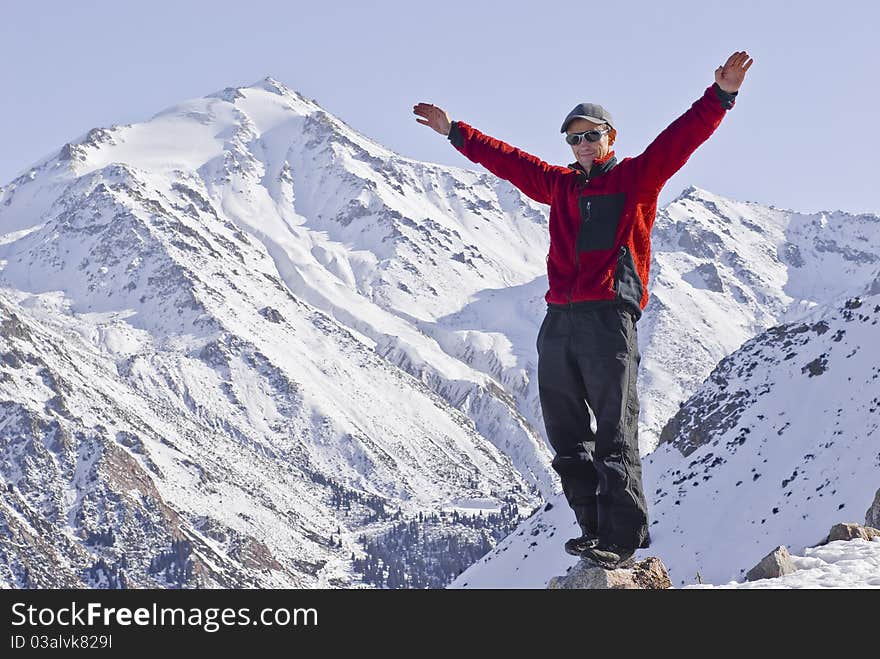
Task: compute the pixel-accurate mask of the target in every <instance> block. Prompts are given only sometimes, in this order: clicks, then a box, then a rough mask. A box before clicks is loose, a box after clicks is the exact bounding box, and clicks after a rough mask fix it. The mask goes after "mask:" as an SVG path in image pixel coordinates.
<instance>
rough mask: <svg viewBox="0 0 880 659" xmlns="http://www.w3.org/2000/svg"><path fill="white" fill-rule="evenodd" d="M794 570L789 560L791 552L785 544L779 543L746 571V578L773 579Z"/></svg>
mask: <svg viewBox="0 0 880 659" xmlns="http://www.w3.org/2000/svg"><path fill="white" fill-rule="evenodd" d="M796 570H797V568H796V567H795V566H794V563H793V562H792V560H791V554H789V553H788V549H786V547H785V545H779V546H778V547H777V548H776V549H774V550H773V551H771V552H770V553H769V554H767V555H766V556H765V557H764V558H762V559H761V562H760V563H758V564H757V565H756V566H755V567H753V568H752V569H751V570H749V571H748V572H747V573H746V580H747V581H757V580H758V579H773V578H775V577H781V576H783V575H785V574H791V573H792V572H795V571H796Z"/></svg>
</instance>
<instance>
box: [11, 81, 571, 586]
mask: <svg viewBox="0 0 880 659" xmlns="http://www.w3.org/2000/svg"><path fill="white" fill-rule="evenodd" d="M0 234H2V236H3V237H2V239H0V243H2V244H0V287H2V288H0V291H2V294H0V323H2V326H3V328H4V331H3V334H2V337H0V352H2V356H3V359H2V367H0V368H2V370H0V407H2V410H3V411H2V414H0V436H2V444H0V451H2V453H0V465H2V471H3V476H4V482H5V483H6V491H5V492H4V496H3V500H2V517H0V552H2V553H3V554H4V558H5V559H6V560H4V561H3V562H2V564H3V565H4V566H6V568H5V569H3V570H0V580H2V582H3V583H5V584H9V585H26V584H33V585H82V584H86V585H96V584H107V583H111V584H116V583H119V582H120V579H119V576H118V575H119V574H120V573H122V574H124V575H125V576H124V578H123V580H122V581H123V582H124V583H127V584H129V585H165V584H187V585H189V584H196V583H198V584H200V585H262V586H281V585H283V586H316V585H317V586H321V585H347V584H352V583H358V580H359V578H360V577H359V574H358V573H363V572H365V571H366V570H368V569H369V565H367V566H363V565H362V566H360V567H361V568H364V569H358V570H356V571H353V569H352V568H353V564H352V560H351V557H352V555H353V554H356V555H357V556H358V557H365V558H369V554H365V553H364V546H365V542H362V541H361V540H369V539H371V538H376V537H380V536H381V534H383V533H385V532H388V531H390V530H392V529H393V528H395V525H396V524H400V523H402V522H403V521H406V520H408V519H411V518H414V517H415V516H417V515H419V514H423V515H425V516H429V515H430V516H432V517H431V521H430V523H429V522H426V523H425V524H424V528H425V530H424V531H423V533H424V534H425V535H426V537H429V538H431V539H432V540H436V539H437V538H439V539H440V540H442V539H444V538H448V537H454V540H455V541H456V542H457V543H458V545H459V546H460V551H459V555H455V556H452V557H451V560H450V561H449V565H444V566H442V568H441V567H437V566H433V565H430V564H429V565H428V567H427V568H426V569H427V571H428V572H429V573H430V576H431V577H432V578H434V579H441V583H442V579H448V578H449V576H450V575H454V574H455V573H456V571H457V570H460V569H461V568H462V567H463V564H462V563H461V562H462V561H467V560H469V559H468V556H469V555H470V553H469V552H472V551H482V550H484V545H486V543H487V542H489V543H494V541H495V538H496V537H497V536H499V535H503V534H504V533H506V532H507V530H509V527H510V525H511V524H513V523H515V521H516V520H517V519H518V518H519V516H520V515H522V514H526V513H528V512H530V511H531V509H532V508H534V506H536V505H537V504H538V503H539V502H540V497H543V496H549V495H551V494H552V493H553V492H554V487H555V475H554V474H553V473H552V471H551V470H550V468H549V459H550V454H549V451H548V449H547V447H546V445H545V443H544V441H543V439H542V437H541V435H540V433H539V432H537V431H536V429H535V427H534V421H535V415H536V411H535V410H534V409H531V410H529V406H528V405H527V404H518V403H517V396H519V398H520V400H521V401H524V400H525V399H526V396H527V388H528V386H529V384H528V373H530V372H531V371H533V370H534V366H533V365H532V364H530V363H529V360H532V361H533V358H532V356H531V355H530V351H529V348H530V347H532V344H533V340H531V339H530V340H525V339H524V338H523V337H525V336H528V335H529V330H528V329H527V328H528V326H529V325H530V324H532V325H533V324H534V323H535V322H536V319H537V316H538V309H539V308H540V304H541V299H540V298H541V295H542V294H543V291H542V290H541V284H540V281H538V282H537V283H536V282H535V280H536V279H540V276H541V274H540V273H541V272H542V270H543V265H544V261H543V256H542V253H541V250H536V249H535V247H534V245H535V244H538V243H540V241H541V240H545V235H546V217H545V215H543V214H542V213H541V212H540V211H539V210H538V209H535V208H533V207H532V206H530V205H529V204H528V203H525V202H523V200H522V197H521V196H520V195H519V194H518V193H517V192H516V191H515V190H513V189H512V188H511V187H510V186H509V185H507V184H504V183H502V182H499V181H498V180H497V179H494V178H492V177H489V176H487V175H478V174H474V173H472V172H468V171H466V170H456V169H452V168H442V167H438V166H433V165H427V164H423V163H418V162H414V161H410V160H406V159H403V158H401V157H399V156H397V155H395V154H393V153H391V152H389V151H387V150H385V149H383V148H382V147H380V146H379V145H377V144H375V143H373V142H371V141H370V140H368V139H366V138H364V137H362V136H360V135H358V134H357V133H355V132H354V131H352V130H351V129H350V128H348V127H347V126H346V125H345V124H343V123H342V122H340V121H339V120H337V119H335V118H333V117H331V116H330V115H328V114H326V113H325V112H323V111H322V110H321V109H320V108H319V107H318V106H317V105H315V104H314V103H312V102H309V101H306V100H305V99H303V98H302V97H301V96H299V95H298V94H296V93H295V92H292V91H290V90H288V89H286V88H284V87H283V86H281V85H280V84H278V83H276V82H275V81H273V80H271V79H266V80H263V81H260V82H259V83H257V84H256V85H253V86H251V87H248V88H242V89H229V90H225V91H224V92H222V93H220V94H217V95H213V96H211V97H207V98H203V99H197V100H194V101H190V102H187V103H184V104H182V105H180V106H177V107H174V108H171V109H169V110H166V111H164V112H162V113H160V114H159V115H157V116H155V117H154V118H153V119H151V120H150V121H148V122H145V123H143V124H138V125H131V126H116V127H113V128H110V129H106V130H105V129H95V130H92V131H90V132H89V133H88V134H87V135H86V136H85V137H83V138H82V139H80V140H77V141H75V142H72V143H70V144H67V145H65V146H64V147H63V148H62V149H61V150H60V151H59V152H58V153H57V154H54V155H53V156H51V157H50V158H48V159H46V160H45V161H43V162H41V163H40V164H38V165H37V166H35V167H33V168H31V169H30V170H29V171H27V172H26V173H25V174H23V175H22V176H20V177H18V178H17V179H16V180H15V181H13V182H12V183H11V184H9V185H7V186H5V187H4V188H2V189H0ZM514 292H516V293H517V294H514ZM502 305H505V306H504V307H503V310H504V312H505V313H503V315H499V316H498V317H495V316H494V314H495V313H498V312H499V311H500V310H502ZM488 309H491V310H492V311H491V315H490V313H489V312H488V311H487V310H488ZM475 314H478V315H480V316H481V317H480V322H478V323H476V324H472V323H473V319H474V317H475ZM520 317H521V318H525V319H526V321H525V322H522V321H518V318H520ZM483 321H486V322H483ZM518 326H525V329H524V328H523V327H518ZM530 417H531V420H530ZM444 512H445V513H448V519H447V517H440V515H441V514H443V513H444ZM453 515H454V517H453ZM435 516H436V517H437V519H436V523H435V520H434V517H435ZM472 516H473V518H472ZM477 555H479V554H477ZM373 558H374V559H375V557H373ZM466 564H467V563H466V562H465V563H464V565H466ZM403 567H404V568H405V569H409V568H411V567H412V566H406V565H405V566H403ZM432 570H433V573H432V572H431V571H432ZM450 571H451V573H450ZM190 573H192V574H190ZM426 578H427V577H426ZM430 583H434V581H430Z"/></svg>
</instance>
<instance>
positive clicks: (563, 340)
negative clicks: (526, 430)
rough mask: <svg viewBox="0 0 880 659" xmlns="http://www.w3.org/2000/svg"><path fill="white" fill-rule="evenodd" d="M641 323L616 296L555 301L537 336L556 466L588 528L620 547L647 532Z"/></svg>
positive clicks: (643, 539)
mask: <svg viewBox="0 0 880 659" xmlns="http://www.w3.org/2000/svg"><path fill="white" fill-rule="evenodd" d="M636 322H637V318H636V316H635V315H634V313H633V311H632V310H630V309H629V308H628V307H626V306H623V305H621V304H619V303H615V302H609V303H607V304H602V303H593V302H587V303H577V302H575V303H573V304H571V305H555V304H548V305H547V315H546V317H545V318H544V322H543V324H542V325H541V330H540V331H539V332H538V341H537V349H538V390H539V393H540V398H541V409H542V411H543V415H544V426H545V428H546V429H547V437H548V439H549V440H550V444H551V445H552V446H553V449H554V450H555V452H556V457H555V458H554V460H553V469H554V470H555V471H556V472H557V473H558V474H559V476H560V478H561V480H562V490H563V492H564V493H565V497H566V499H567V500H568V504H569V505H570V506H571V508H572V510H574V514H575V516H576V518H577V521H578V524H579V525H580V527H581V530H582V531H583V532H584V533H591V534H596V535H598V536H599V541H600V542H601V543H602V544H606V545H607V544H615V545H618V546H621V547H639V546H642V545H644V546H646V540H647V537H648V513H647V503H646V501H645V496H644V493H643V492H642V465H641V460H640V458H639V442H638V421H639V400H638V394H637V392H636V376H637V374H638V367H639V361H640V360H641V356H640V355H639V348H638V340H637V334H636ZM591 412H592V414H591Z"/></svg>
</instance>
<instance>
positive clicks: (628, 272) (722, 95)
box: [449, 84, 735, 318]
mask: <svg viewBox="0 0 880 659" xmlns="http://www.w3.org/2000/svg"><path fill="white" fill-rule="evenodd" d="M734 96H735V94H728V93H727V92H725V91H723V90H722V89H721V88H720V87H718V86H717V84H713V85H712V86H710V87H709V88H707V89H706V92H705V93H704V94H703V96H702V97H700V98H699V99H698V100H697V101H696V102H695V103H694V104H693V105H692V106H691V107H690V109H689V110H688V111H687V112H685V113H684V114H683V115H681V116H680V117H679V118H678V119H676V120H675V121H674V122H672V124H670V125H669V126H668V127H667V128H666V129H665V130H664V131H663V132H662V133H660V135H658V136H657V138H656V139H655V140H654V141H653V142H652V143H651V144H650V145H649V146H648V148H647V149H645V151H644V153H642V154H641V155H640V156H637V157H635V158H624V159H623V160H622V161H620V163H618V162H617V159H616V158H615V157H613V152H612V153H611V154H609V155H610V156H611V157H610V158H609V159H607V160H606V161H605V162H595V163H593V166H592V169H591V171H590V173H589V175H588V174H587V173H586V172H585V171H584V170H583V168H582V167H581V166H580V165H579V164H577V163H573V164H572V165H569V166H568V167H560V166H557V165H549V164H547V163H546V162H544V161H543V160H541V159H540V158H537V157H535V156H533V155H530V154H528V153H525V152H524V151H521V150H520V149H517V148H514V147H512V146H510V145H509V144H505V143H504V142H501V141H499V140H496V139H494V138H492V137H489V136H488V135H485V134H483V133H481V132H480V131H478V130H477V129H476V128H473V127H472V126H469V125H468V124H466V123H464V122H462V121H455V122H453V123H452V129H451V130H450V132H449V140H450V141H451V142H452V144H453V145H454V146H455V147H456V148H457V149H458V150H459V151H461V152H462V153H463V154H464V155H465V156H467V157H468V158H469V159H470V160H472V161H474V162H476V163H479V164H481V165H483V166H484V167H486V169H488V170H489V171H490V172H492V173H493V174H495V175H496V176H498V177H500V178H503V179H505V180H507V181H510V182H511V183H512V184H513V185H515V186H516V187H517V188H519V189H520V190H521V191H522V192H523V193H524V194H526V195H527V196H529V197H531V198H532V199H534V200H535V201H538V202H540V203H542V204H550V252H549V254H548V255H547V278H548V280H549V284H550V289H549V290H548V291H547V294H546V296H545V299H546V301H547V302H548V303H552V304H569V303H572V302H581V301H587V300H616V301H618V302H624V303H627V304H628V306H629V307H630V308H631V309H632V310H633V312H634V313H635V315H636V318H639V317H640V316H641V312H642V309H644V308H645V306H646V305H647V304H648V290H647V282H648V273H649V269H650V265H651V228H652V227H653V226H654V217H655V215H656V212H657V197H658V196H659V194H660V190H661V188H662V187H663V185H664V184H665V183H666V181H668V180H669V178H670V177H671V176H672V175H673V174H675V172H677V171H678V170H679V169H680V168H681V167H682V166H683V165H684V164H685V162H687V159H688V158H689V157H690V155H691V154H692V153H693V152H694V151H695V150H696V148H697V147H698V146H700V145H701V144H702V143H703V142H705V141H706V140H707V139H708V138H709V136H710V135H711V134H712V133H713V132H714V131H715V129H716V128H717V127H718V125H719V124H720V123H721V119H722V118H723V117H724V114H725V112H726V111H727V110H728V109H729V108H731V107H733V103H734Z"/></svg>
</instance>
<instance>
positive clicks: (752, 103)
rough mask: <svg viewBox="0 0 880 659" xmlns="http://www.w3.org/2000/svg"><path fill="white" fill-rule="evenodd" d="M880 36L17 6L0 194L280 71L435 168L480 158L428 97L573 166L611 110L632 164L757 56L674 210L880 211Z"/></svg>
mask: <svg viewBox="0 0 880 659" xmlns="http://www.w3.org/2000/svg"><path fill="white" fill-rule="evenodd" d="M878 26H880V3H877V2H874V1H869V0H859V1H854V2H848V1H846V0H841V1H839V2H836V3H827V2H817V1H813V0H808V1H804V2H794V1H792V2H784V1H782V0H764V1H761V2H758V1H745V2H736V1H734V0H727V1H726V2H721V1H715V0H665V1H663V2H656V1H651V2H649V1H647V0H638V1H637V0H618V1H617V2H615V3H573V2H554V1H543V2H534V1H520V0H509V1H508V2H484V1H481V0H469V1H460V0H447V1H445V2H417V1H413V0H409V1H405V2H404V1H396V0H395V1H388V2H383V1H381V0H376V1H375V2H359V3H356V2H348V1H346V0H338V1H336V2H317V1H316V0H308V1H307V2H297V1H292V2H291V1H287V2H280V1H270V0H249V1H248V2H241V1H236V2H231V1H228V0H214V1H212V2H207V1H204V0H176V1H174V2H168V1H166V0H150V2H142V3H129V2H125V1H123V2H120V1H119V0H114V1H112V2H110V1H105V0H81V1H78V2H69V1H65V2H62V1H60V0H58V1H47V0H44V1H38V0H34V1H33V2H27V3H24V2H19V3H14V4H13V3H5V4H4V6H3V12H2V23H0V64H2V72H3V74H2V76H3V88H4V93H5V99H4V101H5V102H3V103H2V104H0V143H2V145H3V148H2V149H0V183H6V182H8V181H10V180H11V179H12V178H13V177H14V176H15V175H17V174H18V173H20V172H21V171H22V170H24V169H25V168H26V167H28V166H29V165H31V164H32V163H34V162H35V161H36V160H37V159H39V158H41V157H43V156H44V155H47V154H48V153H50V152H51V151H53V150H54V149H57V148H58V147H60V146H61V145H62V144H64V143H65V142H67V141H69V140H71V139H73V138H75V137H77V136H79V135H81V134H83V133H85V132H86V131H88V130H89V129H90V128H93V127H95V126H108V125H110V124H114V123H133V122H138V121H143V120H146V119H148V118H149V117H151V116H152V115H153V114H155V113H157V112H159V111H160V110H162V109H164V108H166V107H168V106H170V105H173V104H175V103H177V102H180V101H183V100H185V99H188V98H193V97H198V96H204V95H206V94H209V93H212V92H214V91H217V90H219V89H222V88H224V87H227V86H236V85H247V84H251V83H252V82H254V81H256V80H258V79H260V78H262V77H264V76H266V75H271V76H273V77H275V78H277V79H279V80H280V81H281V82H283V83H284V84H286V85H287V86H289V87H291V88H293V89H295V90H297V91H299V92H300V93H302V94H303V95H304V96H306V97H308V98H314V99H316V100H317V101H318V102H319V103H320V104H321V105H322V106H323V107H324V108H325V109H326V110H328V111H329V112H332V113H333V114H336V115H337V116H339V117H341V118H342V119H343V120H345V121H346V122H347V123H349V124H350V125H351V126H353V127H354V128H356V129H357V130H359V131H361V132H362V133H364V134H366V135H368V136H370V137H372V138H373V139H375V140H377V141H379V142H381V143H383V144H385V145H386V146H388V147H390V148H392V149H394V150H395V151H397V152H399V153H402V154H403V155H406V156H409V157H413V158H418V159H421V160H428V161H433V162H439V163H444V164H452V165H458V166H466V167H467V166H473V167H477V166H476V165H471V163H470V162H469V161H467V160H466V159H465V158H464V157H463V156H461V155H460V154H458V153H457V152H456V151H455V150H454V149H452V147H451V146H450V145H449V144H448V143H447V142H446V141H445V140H444V139H443V138H442V137H440V136H439V135H437V134H436V133H434V132H432V131H430V129H428V128H426V127H424V126H421V125H419V124H417V123H416V121H415V118H414V116H413V115H412V106H413V104H415V103H416V102H418V101H428V102H433V103H435V104H436V105H439V106H441V107H443V108H445V109H447V110H448V111H449V113H450V114H451V115H452V117H453V118H454V119H462V120H464V121H467V122H468V123H471V124H472V125H474V126H476V127H477V128H480V129H481V130H483V131H484V132H487V133H489V134H491V135H494V136H495V137H498V138H500V139H503V140H505V141H508V142H510V143H512V144H514V145H516V146H519V147H520V148H523V149H525V150H527V151H530V152H532V153H534V154H536V155H538V156H540V157H542V158H544V159H545V160H548V161H550V162H555V163H561V164H566V163H568V162H570V161H571V160H572V157H571V151H570V149H569V147H568V146H566V145H565V144H564V143H563V141H562V139H561V138H560V134H559V124H560V123H561V119H562V118H563V117H564V116H565V114H566V113H567V112H568V110H570V109H571V107H572V106H574V105H575V103H577V102H580V101H593V102H598V103H601V104H603V105H605V107H607V108H608V109H609V110H610V111H611V112H612V113H613V114H614V115H615V118H616V121H617V124H618V126H617V127H618V132H619V137H618V141H617V144H616V150H617V153H618V156H626V155H636V154H638V153H640V152H641V151H642V150H643V149H644V148H645V146H647V144H648V143H649V142H650V141H651V139H653V137H654V136H655V135H656V134H657V133H658V132H659V131H660V130H662V129H663V128H664V127H665V126H666V125H667V124H669V123H670V122H671V121H672V120H673V119H675V117H677V116H678V115H679V114H680V113H681V112H683V111H684V110H685V109H686V108H687V107H689V106H690V104H691V103H692V102H693V101H694V100H695V99H696V98H697V97H698V96H699V95H700V94H701V93H702V91H703V90H704V89H705V88H706V87H707V86H708V85H709V84H711V83H712V81H713V71H714V69H715V67H717V66H718V65H719V64H721V63H722V62H723V61H724V60H725V59H726V57H727V56H728V55H729V54H730V53H732V52H734V51H736V50H747V51H748V52H749V53H750V54H751V55H752V56H753V57H754V59H755V64H754V65H753V66H752V68H751V70H750V71H749V73H748V76H747V78H746V81H745V84H744V85H743V88H742V90H741V92H740V96H739V98H738V101H737V106H736V108H734V109H733V110H732V111H731V112H730V113H729V115H728V116H727V118H726V119H725V121H724V123H723V124H722V126H721V127H720V129H719V130H718V132H716V134H715V135H714V136H713V137H712V138H711V139H710V141H709V142H707V143H706V144H705V145H703V147H701V149H700V150H699V151H698V152H697V153H696V154H695V155H694V156H693V157H692V158H691V161H690V162H689V163H688V164H687V165H686V166H685V168H684V169H683V170H682V171H681V172H679V174H677V175H676V176H675V177H674V178H673V179H672V180H671V181H670V182H669V183H668V184H667V186H666V188H665V190H664V194H663V196H662V197H661V201H662V202H665V201H668V200H670V199H672V198H673V197H674V196H675V195H677V194H678V193H679V192H680V191H681V190H682V189H683V188H684V187H686V186H687V185H690V184H693V185H697V186H699V187H702V188H706V189H708V190H710V191H712V192H715V193H717V194H721V195H725V196H729V197H733V198H736V199H739V200H751V201H758V202H761V203H765V204H773V205H776V206H779V207H784V208H793V209H796V210H802V211H817V210H835V209H842V210H847V211H853V212H874V213H880V184H878V180H877V179H878V173H880V167H878V164H877V163H878V157H880V132H878V129H877V126H878V118H880V76H878V68H880V45H878V43H880V41H878V36H877V30H878Z"/></svg>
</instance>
